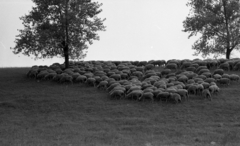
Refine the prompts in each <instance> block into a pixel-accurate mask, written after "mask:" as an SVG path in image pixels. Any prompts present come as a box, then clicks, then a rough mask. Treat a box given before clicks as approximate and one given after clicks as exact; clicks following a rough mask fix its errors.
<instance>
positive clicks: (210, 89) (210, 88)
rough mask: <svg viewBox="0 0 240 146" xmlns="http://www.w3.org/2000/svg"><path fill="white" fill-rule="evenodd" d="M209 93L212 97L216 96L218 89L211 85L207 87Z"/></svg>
mask: <svg viewBox="0 0 240 146" xmlns="http://www.w3.org/2000/svg"><path fill="white" fill-rule="evenodd" d="M209 91H210V93H211V94H212V95H214V94H218V92H219V91H220V89H219V87H218V86H217V85H211V86H209Z"/></svg>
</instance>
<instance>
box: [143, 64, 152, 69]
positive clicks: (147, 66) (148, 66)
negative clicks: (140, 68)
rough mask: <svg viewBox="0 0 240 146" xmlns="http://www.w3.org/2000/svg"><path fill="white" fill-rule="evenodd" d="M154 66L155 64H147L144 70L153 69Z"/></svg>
mask: <svg viewBox="0 0 240 146" xmlns="http://www.w3.org/2000/svg"><path fill="white" fill-rule="evenodd" d="M153 68H154V65H153V64H146V65H145V68H144V70H151V69H153Z"/></svg>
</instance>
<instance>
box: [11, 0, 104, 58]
mask: <svg viewBox="0 0 240 146" xmlns="http://www.w3.org/2000/svg"><path fill="white" fill-rule="evenodd" d="M33 2H34V4H35V6H34V7H33V8H32V11H30V13H29V14H28V15H25V16H23V17H20V19H21V20H22V21H23V25H24V29H23V30H19V32H20V34H19V35H18V36H17V38H16V40H15V43H16V46H15V47H14V48H11V49H12V50H13V52H14V53H15V54H18V53H21V52H22V53H23V54H24V55H28V56H30V55H34V56H35V57H36V58H37V59H39V58H52V57H54V56H57V57H66V55H67V56H68V55H69V57H70V58H71V59H81V58H84V57H85V56H86V54H85V53H84V50H86V49H88V45H87V43H88V44H92V43H93V40H99V36H98V34H97V31H105V28H106V27H105V26H104V25H103V22H104V21H105V19H101V18H98V17H97V15H98V14H99V13H101V12H102V10H101V9H100V7H101V6H102V4H100V3H98V2H91V0H33ZM64 49H65V50H64ZM67 59H68V58H67Z"/></svg>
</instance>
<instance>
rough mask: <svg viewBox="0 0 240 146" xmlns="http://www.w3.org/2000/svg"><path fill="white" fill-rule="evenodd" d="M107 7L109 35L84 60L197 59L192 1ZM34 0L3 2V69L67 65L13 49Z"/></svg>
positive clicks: (125, 0) (122, 1)
mask: <svg viewBox="0 0 240 146" xmlns="http://www.w3.org/2000/svg"><path fill="white" fill-rule="evenodd" d="M98 1H99V2H101V3H103V6H102V9H103V12H102V13H101V14H100V15H99V16H100V17H101V18H106V19H107V20H106V21H105V23H104V24H105V25H106V26H107V29H106V31H105V32H99V35H100V41H94V42H93V45H90V46H89V49H88V54H87V57H86V58H85V59H84V60H130V61H132V60H133V61H134V60H158V59H165V60H168V59H194V58H201V56H198V57H197V56H192V54H193V50H192V49H191V46H192V44H193V43H194V41H195V40H196V39H197V38H196V37H195V38H190V39H188V33H184V32H182V30H183V24H182V22H183V21H184V20H185V18H186V16H187V15H188V13H189V8H188V7H187V6H186V3H187V1H188V0H98ZM32 6H33V4H32V1H31V0H0V20H1V23H0V67H24V66H32V65H50V64H52V63H54V62H60V63H63V62H64V59H51V60H45V61H42V60H37V61H35V60H34V59H31V57H27V56H23V55H21V54H18V55H15V54H13V53H12V50H10V47H14V46H15V44H14V40H15V36H16V35H18V34H19V32H18V31H17V29H22V28H23V25H22V21H21V20H20V19H19V17H21V16H23V15H24V14H28V12H29V11H30V10H31V8H32Z"/></svg>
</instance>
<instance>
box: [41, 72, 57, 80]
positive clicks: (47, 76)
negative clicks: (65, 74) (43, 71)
mask: <svg viewBox="0 0 240 146" xmlns="http://www.w3.org/2000/svg"><path fill="white" fill-rule="evenodd" d="M56 75H57V73H49V74H47V75H45V76H44V80H51V79H53V78H54V77H55V76H56Z"/></svg>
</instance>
